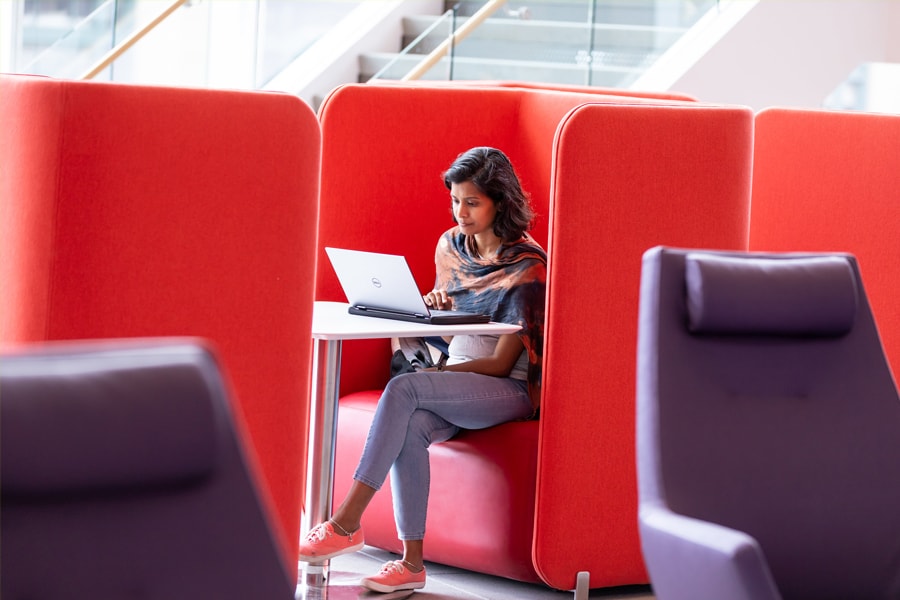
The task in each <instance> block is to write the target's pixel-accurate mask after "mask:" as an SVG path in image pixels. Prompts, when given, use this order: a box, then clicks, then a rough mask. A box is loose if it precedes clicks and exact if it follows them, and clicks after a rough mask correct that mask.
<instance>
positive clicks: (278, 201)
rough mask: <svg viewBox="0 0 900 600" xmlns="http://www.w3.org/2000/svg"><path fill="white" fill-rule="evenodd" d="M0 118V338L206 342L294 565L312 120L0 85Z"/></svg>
mask: <svg viewBox="0 0 900 600" xmlns="http://www.w3.org/2000/svg"><path fill="white" fill-rule="evenodd" d="M0 121H2V123H3V126H2V127H0V164H2V165H3V167H2V171H0V208H2V212H0V243H2V251H0V281H2V282H3V290H2V293H0V341H2V342H3V343H6V344H10V343H15V344H21V343H27V342H37V341H42V340H64V339H85V338H121V337H153V336H194V337H201V338H206V339H208V340H210V341H211V342H212V344H213V345H214V346H215V347H216V348H217V350H218V351H219V354H220V356H221V358H222V361H223V363H224V367H225V369H226V370H227V371H228V372H229V373H230V375H231V381H232V383H233V386H234V390H235V392H236V396H237V398H238V402H239V408H240V411H239V414H240V416H241V417H242V418H243V420H244V421H245V424H246V427H247V428H248V431H249V435H250V437H251V440H252V442H253V447H254V448H255V452H256V455H257V459H258V462H259V466H260V468H261V471H262V473H263V475H264V479H265V482H266V483H267V491H268V493H269V495H270V496H271V501H272V502H273V503H274V507H275V509H276V514H277V515H278V518H279V520H280V523H281V532H280V533H281V535H282V538H283V539H282V543H283V544H284V547H285V551H286V552H287V556H288V557H290V558H291V559H293V562H296V557H297V544H296V540H297V539H298V536H299V528H300V506H301V498H302V473H303V472H304V465H305V422H306V414H307V406H308V393H309V392H308V389H309V386H308V382H309V364H310V350H311V343H310V336H309V331H310V321H311V314H312V308H311V306H312V298H313V289H312V281H313V277H314V269H315V261H314V257H315V236H316V233H315V227H316V208H317V193H318V189H317V188H318V167H319V150H320V131H319V128H318V122H317V120H316V118H315V114H314V113H313V112H312V110H311V109H310V108H309V107H308V106H307V105H306V104H304V103H303V102H302V101H300V100H299V99H298V98H297V97H295V96H290V95H286V94H272V93H256V92H231V91H209V90H192V89H174V88H165V87H150V86H133V85H121V84H108V83H89V82H74V81H62V80H54V79H49V78H43V77H26V76H5V77H2V78H0ZM223 526H224V527H227V524H223Z"/></svg>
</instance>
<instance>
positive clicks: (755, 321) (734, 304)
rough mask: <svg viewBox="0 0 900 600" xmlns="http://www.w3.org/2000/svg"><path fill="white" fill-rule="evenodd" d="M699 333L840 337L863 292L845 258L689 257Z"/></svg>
mask: <svg viewBox="0 0 900 600" xmlns="http://www.w3.org/2000/svg"><path fill="white" fill-rule="evenodd" d="M685 280H686V283H687V311H688V328H689V330H690V331H692V332H694V333H710V334H724V335H729V334H731V335H734V334H756V335H777V336H840V335H844V334H846V333H847V332H848V331H850V329H851V328H852V327H853V322H854V320H855V318H856V312H857V304H858V297H857V295H858V291H857V288H856V280H855V278H854V275H853V269H852V268H851V266H850V262H849V261H848V260H847V259H846V258H844V257H840V256H817V257H797V258H762V257H749V258H744V257H730V256H719V255H714V254H702V253H690V254H688V255H687V256H686V257H685Z"/></svg>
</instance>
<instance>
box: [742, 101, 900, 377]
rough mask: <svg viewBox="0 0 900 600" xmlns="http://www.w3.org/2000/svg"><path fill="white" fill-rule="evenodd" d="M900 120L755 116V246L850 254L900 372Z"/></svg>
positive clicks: (802, 113) (819, 114) (798, 113)
mask: <svg viewBox="0 0 900 600" xmlns="http://www.w3.org/2000/svg"><path fill="white" fill-rule="evenodd" d="M898 189H900V117H898V116H896V115H884V114H872V113H854V112H829V111H823V110H800V109H787V108H771V109H766V110H763V111H761V112H760V113H758V114H757V116H756V141H755V144H754V167H753V213H752V219H751V221H750V249H751V250H759V251H779V252H781V251H784V252H792V251H820V252H849V253H851V254H854V255H855V256H856V257H857V259H858V260H859V265H860V270H861V272H862V277H863V280H864V281H865V285H866V292H867V293H868V295H869V300H870V302H871V304H872V311H873V313H874V314H875V319H876V321H877V323H878V330H879V332H880V334H881V339H882V343H883V344H884V348H885V353H886V354H887V357H888V359H889V361H890V363H891V367H892V370H893V372H894V374H895V376H896V375H897V374H900V311H898V310H897V308H896V305H897V300H896V290H897V282H898V281H900V262H898V260H897V256H898V255H900V236H898V235H897V233H896V225H897V223H898V222H900V203H898V202H897V200H896V197H897V190H898Z"/></svg>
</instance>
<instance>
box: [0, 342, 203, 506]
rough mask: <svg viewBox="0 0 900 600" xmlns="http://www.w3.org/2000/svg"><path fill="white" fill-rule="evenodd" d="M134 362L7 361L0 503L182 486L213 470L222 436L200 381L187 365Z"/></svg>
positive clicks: (98, 358) (89, 358)
mask: <svg viewBox="0 0 900 600" xmlns="http://www.w3.org/2000/svg"><path fill="white" fill-rule="evenodd" d="M188 351H191V352H194V353H196V352H197V351H196V350H192V349H188V350H186V351H185V352H188ZM139 358H140V357H139ZM131 362H133V363H134V364H129V359H128V355H127V354H126V355H125V356H124V358H110V357H108V356H105V355H104V354H102V353H100V354H99V355H91V354H86V355H83V356H79V355H77V354H72V355H64V354H61V355H59V356H52V355H51V356H43V357H41V356H27V355H26V356H21V357H19V356H4V357H3V365H2V375H3V405H2V406H3V411H2V413H3V421H2V425H3V428H2V434H3V438H2V439H3V455H2V468H3V495H4V497H6V498H14V497H17V496H23V497H30V496H46V497H54V496H68V495H71V494H73V493H92V492H97V491H101V490H102V491H110V490H124V489H128V488H134V487H141V488H146V487H148V486H149V487H156V486H171V485H184V484H188V483H190V482H193V481H197V480H198V479H200V478H205V477H208V476H209V475H210V474H211V473H212V472H213V471H214V469H215V466H216V464H215V463H216V452H217V447H218V440H217V437H218V435H219V432H218V426H217V416H216V412H215V408H214V406H213V404H212V402H211V400H210V392H209V389H208V387H207V382H206V381H205V380H204V378H203V376H202V374H200V373H199V371H198V369H197V368H196V367H195V366H194V365H193V364H191V363H190V362H189V361H184V360H182V361H175V362H173V363H172V364H167V363H166V362H165V361H164V360H160V361H158V362H157V364H153V361H152V360H149V361H148V360H147V359H146V358H144V359H143V360H135V361H131ZM148 363H149V364H148Z"/></svg>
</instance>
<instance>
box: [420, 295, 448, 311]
mask: <svg viewBox="0 0 900 600" xmlns="http://www.w3.org/2000/svg"><path fill="white" fill-rule="evenodd" d="M422 299H423V300H425V304H427V305H428V306H429V307H431V308H434V309H437V310H451V309H452V308H453V301H452V300H451V299H450V296H448V295H447V290H431V291H430V292H428V293H427V294H425V295H424V296H422Z"/></svg>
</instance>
